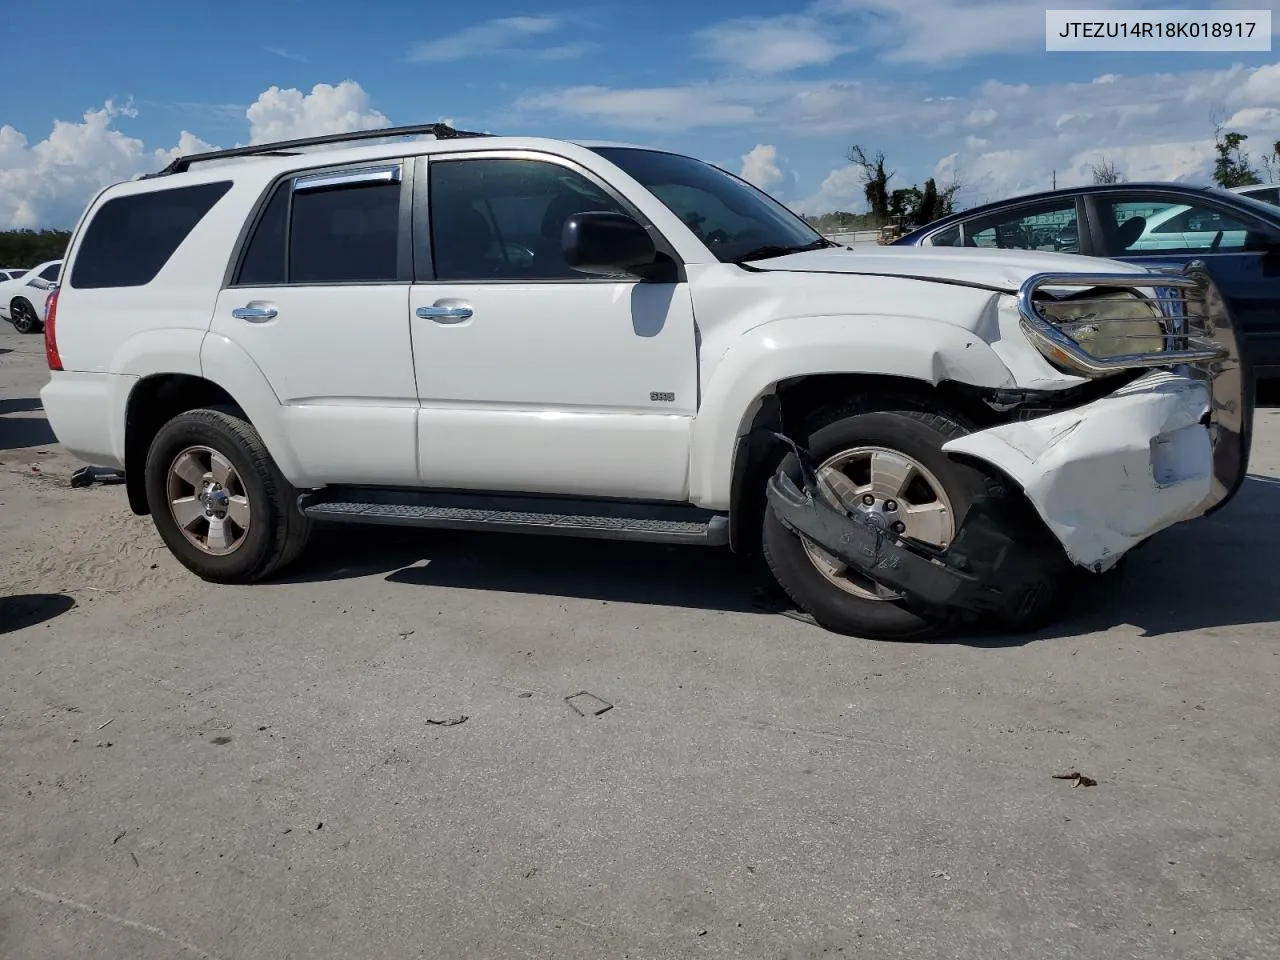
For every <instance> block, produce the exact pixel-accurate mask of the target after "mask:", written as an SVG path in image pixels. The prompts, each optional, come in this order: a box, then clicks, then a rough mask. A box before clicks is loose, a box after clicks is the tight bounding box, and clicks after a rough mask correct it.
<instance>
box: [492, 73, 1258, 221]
mask: <svg viewBox="0 0 1280 960" xmlns="http://www.w3.org/2000/svg"><path fill="white" fill-rule="evenodd" d="M931 93H932V91H931V90H929V89H928V88H927V87H926V86H925V85H924V83H923V82H922V81H919V80H913V81H910V82H906V83H896V84H894V83H884V82H874V81H863V80H843V79H839V78H837V79H828V80H821V81H798V80H787V79H782V78H779V79H773V80H768V79H761V80H756V81H754V82H746V81H744V82H728V81H725V82H718V83H705V84H691V85H686V86H671V87H656V88H647V89H634V90H623V89H610V88H606V87H591V88H573V89H569V90H561V91H548V92H544V93H542V94H539V95H538V96H536V97H531V98H527V99H526V100H524V101H522V102H520V103H519V104H518V105H517V106H518V107H519V108H521V109H523V110H525V111H526V115H527V116H530V115H531V116H532V117H534V118H537V117H539V116H541V115H545V114H551V115H557V114H559V115H567V116H576V117H581V118H586V119H587V120H588V121H589V122H595V123H599V124H603V125H607V126H611V127H615V128H618V129H620V130H638V131H654V132H662V133H665V134H669V133H671V132H672V131H688V130H698V129H715V130H721V131H722V130H724V129H725V128H734V127H737V128H741V129H742V131H743V133H744V134H746V135H752V134H756V135H758V134H760V133H764V132H766V131H767V132H768V133H769V134H770V135H771V136H777V137H787V138H789V142H794V141H795V140H798V139H815V140H823V141H825V142H826V143H827V144H831V143H832V142H834V143H836V144H839V143H841V142H843V143H844V144H849V143H854V142H859V141H861V142H864V143H866V144H867V145H869V146H871V147H873V148H874V149H877V150H881V149H882V150H884V151H885V152H886V153H887V154H888V155H889V158H890V161H891V163H892V164H893V165H894V166H895V167H896V168H897V169H898V170H899V177H898V178H897V179H895V181H894V184H895V185H897V186H903V185H906V184H909V183H911V182H916V183H919V182H920V181H922V180H923V179H924V178H926V177H927V176H929V175H930V172H931V171H932V169H933V167H934V165H935V163H936V162H937V158H938V157H947V156H951V157H952V163H953V165H954V168H955V169H956V170H957V171H958V172H959V173H960V175H961V176H962V178H963V179H964V180H965V182H966V183H967V184H968V188H967V189H966V190H965V191H964V192H963V193H962V194H961V199H962V200H967V201H973V200H977V199H982V198H984V197H990V198H991V199H997V198H999V197H1002V196H1008V195H1010V194H1011V193H1018V192H1027V191H1031V190H1038V189H1045V188H1048V187H1049V186H1050V184H1051V183H1052V182H1053V179H1054V177H1055V171H1056V177H1057V182H1058V184H1059V185H1060V186H1064V185H1070V184H1072V183H1078V182H1087V180H1088V177H1089V171H1088V162H1089V161H1091V160H1093V159H1096V158H1097V157H1098V156H1099V155H1107V156H1111V157H1113V158H1115V159H1116V161H1117V163H1118V164H1119V165H1120V167H1121V169H1122V171H1123V172H1124V174H1125V176H1126V177H1127V178H1128V179H1130V180H1132V179H1135V178H1136V177H1138V176H1142V177H1144V178H1148V179H1179V180H1186V181H1201V182H1207V181H1208V180H1209V178H1210V175H1211V173H1212V163H1211V159H1212V157H1211V151H1210V150H1209V149H1207V146H1208V147H1211V144H1207V145H1206V139H1207V138H1211V136H1212V130H1213V122H1212V117H1213V116H1214V114H1215V111H1216V112H1218V113H1220V115H1221V116H1222V117H1227V118H1230V121H1231V125H1232V126H1234V127H1236V128H1238V129H1240V130H1241V132H1244V133H1248V134H1250V135H1251V136H1252V137H1253V139H1252V140H1251V141H1250V143H1249V144H1248V146H1250V147H1252V148H1254V149H1255V152H1259V151H1262V150H1265V149H1267V148H1269V147H1270V146H1271V143H1272V141H1274V140H1275V139H1277V136H1280V106H1278V104H1280V64H1269V65H1266V66H1261V67H1243V66H1229V67H1225V68H1222V69H1216V70H1214V69H1201V70H1189V71H1184V72H1181V73H1153V74H1145V75H1121V74H1110V75H1108V76H1107V77H1106V82H1101V83H1099V82H1094V81H1084V82H1072V83H1046V82H1040V83H1034V84H1032V83H1022V84H1009V83H1003V82H997V81H988V82H986V83H983V84H980V85H978V86H977V87H975V88H973V89H970V90H967V91H965V90H957V91H954V92H953V93H950V94H948V96H946V97H939V96H936V95H930V94H931ZM826 149H831V147H830V146H827V147H826ZM834 149H835V150H840V149H841V147H840V146H838V145H837V146H836V147H835V148H834ZM789 152H790V153H791V155H792V157H793V158H794V157H795V156H796V154H797V148H796V147H795V146H792V147H791V148H790V151H789ZM833 152H834V150H833ZM837 155H838V154H837ZM833 159H834V157H833ZM943 179H944V180H947V179H949V177H944V178H943ZM842 191H843V192H842ZM860 197H861V193H860V186H859V185H858V183H857V181H856V179H850V177H849V174H848V173H847V172H844V168H837V169H835V170H833V171H832V174H831V175H829V176H828V177H827V178H826V182H824V183H823V185H822V187H821V188H819V190H818V191H817V192H815V193H814V194H812V195H810V196H808V197H806V198H805V200H803V201H800V203H801V204H803V205H804V206H805V209H806V210H807V211H812V210H816V209H819V207H818V205H820V204H822V203H828V202H829V203H831V204H832V205H833V206H840V207H843V208H844V209H849V208H850V207H849V205H852V204H859V203H861V200H860Z"/></svg>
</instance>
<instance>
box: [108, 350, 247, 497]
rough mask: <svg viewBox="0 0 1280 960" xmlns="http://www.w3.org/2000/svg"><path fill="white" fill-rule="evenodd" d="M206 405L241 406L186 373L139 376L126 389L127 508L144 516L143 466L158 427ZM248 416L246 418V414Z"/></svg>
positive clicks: (214, 386) (211, 384) (215, 386)
mask: <svg viewBox="0 0 1280 960" xmlns="http://www.w3.org/2000/svg"><path fill="white" fill-rule="evenodd" d="M205 407H224V408H229V409H234V410H236V411H239V412H240V415H241V416H244V413H243V408H242V407H241V405H240V404H239V403H238V402H237V401H236V400H235V398H234V397H232V396H231V394H230V393H228V392H227V391H226V390H225V389H223V388H222V387H221V386H219V385H218V384H216V383H214V382H213V381H212V380H206V379H205V378H203V377H197V376H192V375H191V374H185V373H160V374H152V375H150V376H146V377H143V378H141V379H140V380H139V381H138V382H137V383H136V384H134V386H133V389H132V390H131V391H130V392H129V401H128V405H127V407H126V408H125V439H124V448H125V488H126V490H127V492H128V496H129V508H130V509H131V510H132V511H133V512H134V513H136V514H138V515H140V516H143V515H146V514H148V513H150V512H151V511H150V507H149V506H148V505H147V493H146V482H145V477H144V467H145V465H146V462H147V452H148V451H149V450H150V448H151V441H152V440H153V439H155V436H156V434H157V433H159V432H160V429H161V427H163V426H164V425H165V424H166V423H168V422H169V421H170V420H172V419H173V418H174V417H176V416H178V415H179V414H182V413H186V412H187V411H189V410H198V409H201V408H205ZM245 419H248V417H245Z"/></svg>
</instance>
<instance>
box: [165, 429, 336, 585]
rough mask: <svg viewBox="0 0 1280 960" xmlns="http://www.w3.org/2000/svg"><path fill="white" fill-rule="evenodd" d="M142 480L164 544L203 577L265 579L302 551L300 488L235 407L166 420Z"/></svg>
mask: <svg viewBox="0 0 1280 960" xmlns="http://www.w3.org/2000/svg"><path fill="white" fill-rule="evenodd" d="M143 482H144V484H145V486H146V494H147V504H148V506H149V507H150V510H151V517H152V520H153V522H154V523H155V525H156V530H157V531H158V532H159V533H160V536H161V538H162V539H163V540H164V542H165V544H166V546H168V547H169V549H170V551H172V553H173V555H174V556H175V557H177V558H178V560H179V561H180V562H181V563H182V564H183V566H185V567H186V568H187V569H189V570H191V571H192V572H193V573H195V574H196V575H197V576H199V577H201V578H203V579H205V580H209V581H212V582H215V583H250V582H253V581H257V580H262V579H264V578H266V577H269V576H271V575H272V574H274V573H276V572H278V571H280V570H282V569H284V568H285V567H286V566H288V565H289V564H290V563H292V562H293V561H294V560H296V559H297V558H298V556H299V555H300V554H301V553H302V551H303V549H304V548H305V547H306V543H307V540H308V537H309V535H310V531H311V522H310V520H309V519H308V518H307V517H306V516H304V515H303V514H302V513H301V512H300V511H299V510H298V506H297V498H298V491H297V490H296V489H295V488H294V487H293V486H292V485H291V484H290V483H289V481H288V480H286V479H285V477H284V475H283V474H282V473H281V472H280V468H279V467H277V466H276V464H275V461H273V460H272V459H271V455H270V454H269V453H268V452H267V448H266V446H265V445H264V444H263V442H262V438H261V437H260V436H259V435H258V431H257V430H255V429H254V428H253V425H252V424H251V423H249V422H248V421H247V420H245V419H244V417H243V415H242V414H240V413H239V412H238V411H236V410H233V409H228V408H209V409H200V410H189V411H187V412H186V413H182V414H179V415H178V416H176V417H174V418H173V419H172V420H170V421H169V422H168V423H166V424H165V425H164V426H163V427H161V428H160V430H159V432H158V433H157V434H156V436H155V438H154V439H153V440H152V442H151V448H150V450H149V451H148V453H147V460H146V468H145V471H144V475H143Z"/></svg>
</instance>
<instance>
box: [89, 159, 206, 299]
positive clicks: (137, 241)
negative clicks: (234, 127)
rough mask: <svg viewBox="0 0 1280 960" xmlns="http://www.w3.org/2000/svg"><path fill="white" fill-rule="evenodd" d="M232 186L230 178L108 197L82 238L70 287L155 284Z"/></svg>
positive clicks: (95, 287) (93, 287) (92, 287)
mask: <svg viewBox="0 0 1280 960" xmlns="http://www.w3.org/2000/svg"><path fill="white" fill-rule="evenodd" d="M230 189H231V181H229V180H223V181H219V182H217V183H197V184H193V185H191V186H187V187H174V188H172V189H169V190H153V191H150V192H148V193H136V194H133V195H132V196H127V197H116V198H115V199H113V200H108V201H107V202H106V203H104V204H103V205H102V207H101V208H100V209H99V210H98V212H97V213H96V214H94V217H93V219H92V220H91V221H89V226H88V228H87V229H86V230H85V234H84V239H83V240H81V241H80V247H79V249H78V250H77V251H76V260H75V264H74V266H73V267H72V269H71V286H72V287H75V288H77V289H84V290H90V289H100V288H103V287H140V286H144V285H146V284H148V283H150V282H151V281H152V280H154V279H155V276H156V274H158V273H159V272H160V270H161V269H162V268H163V267H164V265H165V264H166V263H168V262H169V258H170V257H172V256H173V254H174V251H176V250H177V249H178V247H179V246H181V245H182V241H183V240H185V239H186V238H187V236H188V235H189V234H190V233H191V231H192V230H194V229H195V226H196V224H198V223H199V222H200V221H201V220H202V219H204V217H205V215H206V214H207V213H208V212H209V211H210V210H212V209H213V206H214V204H216V203H217V202H218V201H219V200H221V199H222V197H223V196H224V195H226V193H227V191H228V190H230Z"/></svg>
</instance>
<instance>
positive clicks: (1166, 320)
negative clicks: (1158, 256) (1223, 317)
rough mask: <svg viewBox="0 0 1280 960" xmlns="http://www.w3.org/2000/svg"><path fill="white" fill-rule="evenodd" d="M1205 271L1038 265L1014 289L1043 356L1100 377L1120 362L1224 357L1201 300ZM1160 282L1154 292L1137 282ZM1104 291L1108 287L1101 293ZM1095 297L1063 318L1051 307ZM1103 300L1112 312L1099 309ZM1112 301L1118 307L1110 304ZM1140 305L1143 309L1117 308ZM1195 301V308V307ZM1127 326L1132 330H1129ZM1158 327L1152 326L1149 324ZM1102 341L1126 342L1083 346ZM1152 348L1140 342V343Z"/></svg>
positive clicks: (1122, 365) (1157, 363)
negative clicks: (1119, 348)
mask: <svg viewBox="0 0 1280 960" xmlns="http://www.w3.org/2000/svg"><path fill="white" fill-rule="evenodd" d="M1208 282H1209V281H1208V279H1207V274H1199V273H1197V274H1192V273H1191V272H1190V268H1188V273H1187V274H1185V275H1183V276H1175V275H1168V274H1158V275H1152V274H1132V273H1117V274H1109V273H1096V274H1084V273H1075V274H1072V273H1039V274H1036V275H1035V276H1032V277H1029V278H1028V279H1027V280H1026V281H1025V282H1024V283H1023V284H1022V286H1021V287H1020V288H1019V290H1018V313H1019V315H1020V317H1021V320H1022V328H1023V330H1024V332H1025V333H1026V335H1027V337H1028V338H1029V339H1030V340H1031V342H1032V343H1033V344H1034V345H1035V347H1036V349H1038V350H1039V351H1040V352H1041V353H1042V354H1043V355H1044V356H1045V357H1046V358H1047V359H1048V360H1050V361H1051V362H1053V363H1055V364H1057V365H1058V366H1059V367H1061V368H1062V369H1064V370H1066V371H1068V372H1071V373H1075V374H1079V375H1081V376H1085V377H1103V376H1108V375H1110V374H1113V373H1117V372H1120V371H1124V370H1134V369H1141V368H1152V367H1168V366H1173V365H1178V364H1188V365H1203V364H1211V363H1213V362H1215V361H1219V360H1222V359H1224V358H1227V357H1228V355H1229V348H1228V346H1227V345H1224V344H1222V343H1220V342H1218V341H1217V339H1216V337H1215V334H1216V330H1215V328H1214V324H1213V320H1212V318H1211V315H1210V311H1209V310H1208V309H1207V307H1206V296H1207V286H1208ZM1049 288H1068V289H1071V288H1077V289H1079V290H1080V291H1081V292H1082V293H1084V294H1087V295H1086V296H1078V295H1068V296H1055V295H1053V294H1050V293H1048V289H1049ZM1151 289H1156V290H1167V291H1169V292H1168V293H1157V294H1156V295H1154V296H1151V295H1147V294H1144V293H1143V292H1142V291H1144V290H1151ZM1108 294H1110V295H1108ZM1094 305H1101V306H1100V307H1099V309H1097V310H1095V311H1089V310H1087V309H1086V310H1085V311H1083V312H1084V315H1082V316H1080V317H1077V318H1068V317H1062V316H1057V317H1055V316H1054V315H1053V313H1054V311H1055V308H1056V309H1057V311H1058V312H1063V313H1069V312H1070V311H1073V310H1079V309H1080V308H1082V307H1086V308H1087V307H1090V306H1094ZM1107 307H1111V308H1113V309H1112V315H1111V316H1107V315H1106V314H1107V309H1106V308H1107ZM1116 307H1119V308H1120V309H1119V310H1116V309H1114V308H1116ZM1134 307H1145V308H1146V309H1147V310H1148V314H1147V315H1146V316H1134V315H1132V314H1131V315H1127V316H1126V315H1124V311H1125V310H1132V309H1133V308H1134ZM1197 307H1198V310H1197ZM1135 328H1137V329H1138V330H1139V331H1145V332H1135ZM1157 331H1158V332H1157ZM1091 339H1092V340H1093V342H1094V344H1096V343H1098V342H1104V343H1105V342H1107V341H1108V340H1110V342H1111V343H1113V344H1127V345H1129V346H1131V347H1134V349H1132V350H1130V351H1129V352H1120V353H1116V352H1110V353H1108V352H1106V351H1099V350H1097V349H1090V346H1091V344H1090V342H1089V341H1090V340H1091ZM1148 346H1150V347H1153V348H1154V349H1142V348H1144V347H1148Z"/></svg>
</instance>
